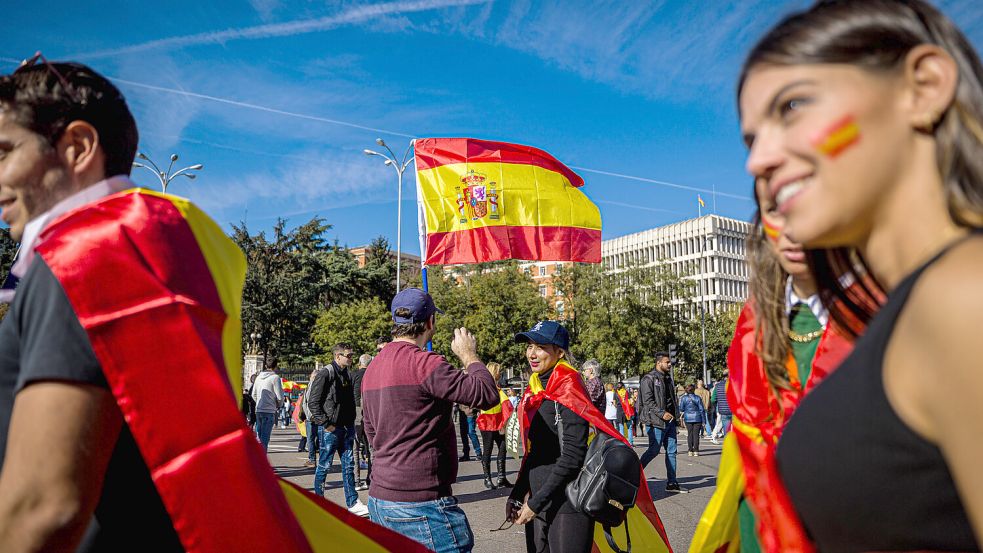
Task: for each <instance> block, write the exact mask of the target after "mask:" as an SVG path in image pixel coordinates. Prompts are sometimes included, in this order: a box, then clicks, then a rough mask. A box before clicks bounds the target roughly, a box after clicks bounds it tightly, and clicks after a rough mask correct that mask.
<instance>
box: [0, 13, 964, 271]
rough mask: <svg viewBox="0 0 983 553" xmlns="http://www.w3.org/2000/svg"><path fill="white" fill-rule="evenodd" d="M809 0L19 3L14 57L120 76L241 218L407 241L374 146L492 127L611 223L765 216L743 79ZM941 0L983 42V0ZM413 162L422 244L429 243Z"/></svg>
mask: <svg viewBox="0 0 983 553" xmlns="http://www.w3.org/2000/svg"><path fill="white" fill-rule="evenodd" d="M809 3H810V2H808V1H807V0H788V1H772V2H765V1H751V0H732V1H724V0H692V1H683V0H665V1H652V2H610V3H602V2H559V1H558V2H545V1H515V2H477V1H473V0H464V1H461V0H409V1H402V0H396V1H392V2H382V3H365V2H339V1H321V2H314V1H292V2H287V1H281V0H249V1H246V0H243V1H240V2H233V1H216V2H201V1H194V2H192V1H181V0H176V1H172V2H167V3H156V2H155V3H150V2H139V1H121V0H107V1H101V2H88V3H78V2H67V1H57V2H42V3H41V4H38V3H33V2H24V1H14V2H11V3H10V4H8V5H7V6H5V10H4V20H5V21H4V40H3V46H0V69H2V70H3V71H4V72H9V71H11V70H13V69H14V68H15V67H16V60H20V59H23V58H25V57H28V56H30V55H31V54H33V53H34V51H36V50H39V49H40V50H42V51H43V52H44V54H45V55H46V56H47V57H48V58H49V59H58V60H62V59H74V60H79V61H83V62H85V63H88V64H89V65H91V66H92V67H94V68H95V69H97V70H98V71H100V72H102V73H104V74H106V75H107V76H110V77H111V78H113V79H114V80H115V82H116V83H117V85H118V86H119V87H120V89H121V90H122V91H123V93H124V94H125V95H126V97H127V99H128V100H129V103H130V106H131V109H133V111H134V115H135V116H136V118H137V123H138V125H139V128H140V132H141V144H140V149H141V151H144V152H146V153H147V154H148V155H149V156H150V157H151V158H153V159H154V160H156V161H157V162H158V163H161V162H163V161H165V160H166V159H167V157H168V156H169V155H170V154H171V153H177V154H179V155H180V157H181V159H180V161H179V164H180V163H181V162H184V163H183V164H180V166H184V165H185V164H192V163H203V164H204V165H205V169H204V170H203V171H202V172H201V173H200V175H199V177H198V179H197V180H195V181H189V180H186V179H178V180H175V181H173V182H172V184H171V185H170V187H169V191H170V192H172V193H175V194H178V195H182V196H186V197H189V198H191V199H192V200H193V201H195V202H196V203H197V204H198V205H200V206H201V207H202V208H204V209H205V210H206V211H208V212H209V213H210V214H211V215H212V216H213V217H214V218H215V219H216V220H217V221H218V222H219V223H220V224H222V225H223V226H224V227H226V228H228V226H229V225H230V224H231V223H238V222H240V221H242V220H245V221H246V222H247V224H248V226H249V227H250V228H251V229H253V230H261V229H266V228H269V227H270V226H272V224H273V223H274V222H275V220H276V218H277V217H278V216H283V217H286V218H287V219H288V224H289V225H291V226H293V225H297V224H300V223H303V222H306V221H307V220H309V219H310V218H311V217H313V216H315V215H320V216H321V217H323V218H324V219H325V220H326V221H327V222H328V223H330V224H332V225H334V228H333V229H332V231H331V232H330V237H331V238H332V239H335V238H336V239H338V240H339V241H340V242H341V243H342V244H348V245H350V246H356V245H361V244H365V243H367V242H368V241H369V240H371V239H372V238H373V237H375V236H378V235H380V234H381V235H385V236H387V237H389V238H390V240H391V242H392V243H393V244H394V245H395V236H396V206H397V202H396V182H395V181H396V179H395V174H394V172H393V171H392V169H390V168H388V167H384V166H383V165H382V163H381V160H380V159H379V158H368V157H366V156H364V155H363V154H362V153H361V152H362V150H363V149H364V148H374V147H375V143H374V140H375V138H376V137H381V138H383V139H385V140H386V141H387V143H389V144H390V145H391V146H392V148H393V149H394V150H397V152H398V153H399V154H402V152H403V150H404V149H405V147H406V145H407V143H408V140H409V138H410V137H429V136H473V137H478V138H485V139H491V140H504V141H510V142H520V143H524V144H530V145H534V146H537V147H540V148H543V149H545V150H547V151H549V152H550V153H552V154H553V155H554V156H556V157H557V158H558V159H560V160H561V161H563V162H564V163H566V164H567V165H569V166H571V167H573V168H574V169H575V170H576V171H577V172H578V173H579V174H581V176H583V177H584V179H585V180H586V182H587V185H586V187H585V188H584V191H585V192H586V193H587V194H588V195H589V196H590V197H591V199H593V200H594V201H595V202H596V203H597V204H598V206H599V207H600V209H601V215H602V218H603V235H604V238H613V237H615V236H620V235H624V234H628V233H631V232H637V231H640V230H644V229H647V228H651V227H654V226H659V225H663V224H667V223H671V222H675V221H679V220H683V219H686V218H690V217H695V216H696V213H697V201H696V194H697V192H696V191H695V190H693V189H702V190H705V191H706V192H701V194H702V196H703V198H704V200H705V201H706V202H707V204H708V206H707V209H708V210H713V209H714V208H715V211H716V212H717V213H719V214H721V215H725V216H729V217H737V218H742V219H747V218H748V217H749V216H750V215H751V206H752V203H751V201H750V179H749V177H748V176H747V175H746V174H745V173H744V170H743V162H744V148H743V146H742V145H741V142H740V136H739V132H738V124H737V118H736V114H735V106H734V104H735V100H734V96H733V95H734V91H733V89H734V81H735V78H736V74H737V72H738V70H739V67H740V63H741V61H742V58H743V56H744V54H745V53H746V51H747V50H748V49H749V47H750V45H751V43H752V42H753V41H754V40H755V39H756V38H757V37H758V36H760V35H761V34H762V33H763V32H764V31H765V30H766V29H767V28H768V27H769V26H770V25H772V24H773V23H775V22H776V21H778V19H780V18H781V16H782V15H784V14H785V13H787V12H788V11H791V10H793V9H796V8H801V7H804V6H806V5H808V4H809ZM161 5H166V7H160V6H161ZM939 5H940V6H941V7H942V9H943V11H945V12H946V13H947V14H948V15H949V16H950V17H951V18H953V20H955V22H956V24H957V25H959V26H960V27H961V28H962V29H963V31H964V32H966V33H967V34H968V35H969V37H970V39H971V40H972V41H973V43H974V44H975V45H976V47H977V48H978V49H983V8H981V7H980V5H979V0H946V1H943V2H940V3H939ZM41 13H43V17H40V16H39V15H38V14H41ZM408 175H409V178H408V180H407V181H406V182H404V187H405V188H404V191H403V238H404V240H403V244H404V250H406V251H411V252H414V253H418V252H419V245H418V242H417V239H416V207H415V203H414V202H415V192H414V191H415V188H414V185H415V182H414V179H413V177H412V175H410V173H408ZM133 176H134V179H135V180H136V181H137V182H138V183H140V184H142V185H144V186H147V187H156V179H155V178H154V176H153V175H152V174H150V173H149V172H146V171H144V170H140V169H137V170H135V172H134V174H133ZM713 190H715V191H716V192H717V195H716V196H713V194H711V193H710V191H713ZM714 198H715V201H714Z"/></svg>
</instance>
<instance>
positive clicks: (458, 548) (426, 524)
mask: <svg viewBox="0 0 983 553" xmlns="http://www.w3.org/2000/svg"><path fill="white" fill-rule="evenodd" d="M439 313H442V312H441V311H440V310H439V309H437V306H436V305H434V302H433V298H431V297H430V295H429V294H427V293H426V292H424V291H423V290H420V289H419V288H407V289H405V290H403V291H401V292H399V293H398V294H396V297H395V298H393V302H392V318H393V331H392V336H393V341H392V342H390V343H388V344H386V345H385V347H383V348H382V350H381V351H380V352H379V354H378V355H377V356H376V357H375V359H373V360H372V363H370V364H369V370H367V371H366V373H365V377H364V380H363V381H362V416H363V423H364V425H365V434H366V436H367V437H368V439H369V445H370V446H371V447H372V450H373V452H374V457H373V460H372V482H371V484H370V486H369V517H370V518H371V519H372V521H373V522H375V523H377V524H381V525H382V526H385V527H387V528H390V529H392V530H394V531H396V532H399V533H401V534H403V535H406V536H408V537H410V538H412V539H414V540H417V541H419V542H420V543H422V544H423V545H425V546H427V547H428V548H430V549H432V550H434V551H437V552H438V553H439V552H443V551H455V552H466V551H471V548H472V547H473V546H474V534H473V533H472V532H471V526H470V525H469V524H468V519H467V516H466V515H465V514H464V511H462V510H461V508H460V507H459V506H458V505H457V499H456V498H455V497H454V495H453V493H452V491H451V484H453V483H454V481H455V480H457V437H456V435H455V432H454V425H453V419H452V415H451V408H452V407H453V405H454V404H455V403H460V404H463V405H469V406H471V407H475V408H478V409H483V410H484V409H490V408H492V407H493V406H495V405H497V404H498V401H499V397H498V388H497V386H496V385H495V382H496V380H498V375H493V374H491V373H489V372H488V369H487V368H486V367H485V365H484V364H483V363H482V362H481V361H480V360H479V359H478V354H477V350H476V342H475V339H474V336H472V335H471V333H470V332H468V330H467V329H465V328H457V329H455V330H454V340H453V342H451V350H453V351H454V354H455V355H457V357H458V358H459V359H460V361H461V365H462V366H463V367H465V369H464V370H463V371H462V370H459V369H456V368H454V367H453V366H452V365H451V364H450V363H448V362H447V360H446V359H444V357H443V356H441V355H438V354H436V353H433V352H430V351H426V344H427V342H429V341H430V339H431V338H432V337H433V335H434V332H435V322H436V320H435V316H436V315H437V314H439Z"/></svg>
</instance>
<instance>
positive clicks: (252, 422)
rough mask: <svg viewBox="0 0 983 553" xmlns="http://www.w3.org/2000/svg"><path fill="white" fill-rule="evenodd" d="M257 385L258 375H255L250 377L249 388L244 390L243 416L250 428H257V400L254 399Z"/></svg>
mask: <svg viewBox="0 0 983 553" xmlns="http://www.w3.org/2000/svg"><path fill="white" fill-rule="evenodd" d="M257 374H258V373H257ZM255 383H256V375H255V374H253V375H251V376H250V377H249V386H243V388H242V414H243V415H244V416H245V417H246V425H247V426H248V427H249V428H256V400H254V399H253V385H254V384H255Z"/></svg>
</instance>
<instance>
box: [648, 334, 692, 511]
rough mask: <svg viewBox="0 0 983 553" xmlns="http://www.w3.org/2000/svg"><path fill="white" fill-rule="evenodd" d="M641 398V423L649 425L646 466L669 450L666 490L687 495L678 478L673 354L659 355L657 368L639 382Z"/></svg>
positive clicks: (656, 359)
mask: <svg viewBox="0 0 983 553" xmlns="http://www.w3.org/2000/svg"><path fill="white" fill-rule="evenodd" d="M638 387H639V397H640V398H641V400H642V401H641V403H642V413H641V415H640V416H641V420H642V423H644V424H646V425H648V431H647V435H648V439H649V445H648V449H646V450H645V453H643V454H642V457H641V461H642V467H647V466H648V464H649V463H650V462H652V459H655V458H656V457H657V456H658V455H659V452H660V451H661V450H662V448H665V450H666V491H667V492H670V493H680V492H683V493H685V492H686V490H685V489H684V488H682V487H680V486H679V481H678V480H677V479H676V435H677V430H676V421H677V420H678V419H679V409H678V404H677V401H676V387H675V385H674V384H673V381H672V365H671V364H670V363H669V353H668V352H664V351H660V352H658V353H656V354H655V368H654V369H652V370H651V371H649V372H648V373H646V374H645V375H643V376H642V378H641V379H639V381H638Z"/></svg>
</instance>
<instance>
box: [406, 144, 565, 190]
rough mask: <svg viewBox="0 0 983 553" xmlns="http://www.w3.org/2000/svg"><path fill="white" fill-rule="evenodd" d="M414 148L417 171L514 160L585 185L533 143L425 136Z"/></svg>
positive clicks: (511, 161)
mask: <svg viewBox="0 0 983 553" xmlns="http://www.w3.org/2000/svg"><path fill="white" fill-rule="evenodd" d="M415 151H416V170H417V171H425V170H427V169H433V168H435V167H440V166H441V165H450V164H452V163H488V162H499V163H516V164H524V165H535V166H537V167H542V168H543V169H549V170H550V171H555V172H557V173H560V174H561V175H563V176H564V177H566V178H567V180H568V181H570V184H572V185H573V186H574V187H576V188H579V187H581V186H583V185H584V179H582V178H581V177H580V175H578V174H577V173H574V172H573V171H571V170H570V168H569V167H567V166H566V165H564V164H563V163H561V162H560V161H559V160H557V159H556V158H555V157H553V156H551V155H550V154H548V153H546V152H544V151H543V150H540V149H539V148H533V147H532V146H524V145H522V144H510V143H508V142H492V141H490V140H476V139H474V138H426V139H423V140H417V141H416V146H415Z"/></svg>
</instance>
